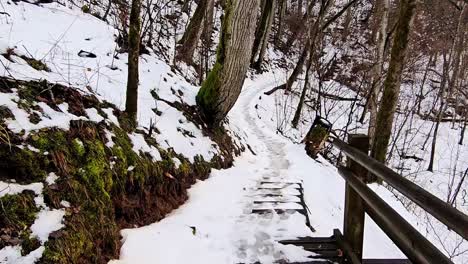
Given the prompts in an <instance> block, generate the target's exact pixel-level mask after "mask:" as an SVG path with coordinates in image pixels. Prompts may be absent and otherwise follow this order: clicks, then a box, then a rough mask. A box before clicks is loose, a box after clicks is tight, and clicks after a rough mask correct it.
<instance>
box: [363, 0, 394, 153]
mask: <svg viewBox="0 0 468 264" xmlns="http://www.w3.org/2000/svg"><path fill="white" fill-rule="evenodd" d="M378 2H380V1H378ZM389 11H390V0H383V1H382V2H381V3H380V9H379V10H378V14H377V15H378V16H379V17H380V27H379V29H380V30H379V32H378V34H377V50H376V64H375V66H374V67H373V69H372V79H371V86H370V87H369V93H370V96H369V102H368V105H369V112H370V119H369V130H368V135H369V142H370V144H371V145H372V143H373V142H374V136H375V127H376V123H377V100H378V96H379V92H380V83H381V80H380V79H381V77H380V76H381V75H382V70H383V65H384V62H385V41H386V38H387V25H388V14H389Z"/></svg>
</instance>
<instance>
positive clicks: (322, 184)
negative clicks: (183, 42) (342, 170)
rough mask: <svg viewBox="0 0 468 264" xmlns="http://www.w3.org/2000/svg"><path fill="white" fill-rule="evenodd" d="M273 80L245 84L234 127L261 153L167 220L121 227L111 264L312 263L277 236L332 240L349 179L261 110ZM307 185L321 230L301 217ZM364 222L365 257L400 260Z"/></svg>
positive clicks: (193, 193)
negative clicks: (288, 136)
mask: <svg viewBox="0 0 468 264" xmlns="http://www.w3.org/2000/svg"><path fill="white" fill-rule="evenodd" d="M268 80H271V78H270V79H268V78H265V79H264V80H259V81H247V82H246V85H245V87H244V90H243V92H242V94H241V97H240V98H239V100H238V103H237V104H236V106H235V107H234V108H233V110H232V111H231V113H230V123H229V125H228V126H229V128H230V129H231V130H232V131H235V132H237V133H239V134H243V135H245V136H246V137H247V138H248V144H249V145H250V146H251V147H252V149H253V150H254V152H255V153H256V155H253V154H252V153H250V152H249V151H246V152H245V153H244V154H243V155H242V156H241V157H239V158H238V159H236V161H235V164H234V166H233V167H232V168H230V169H227V170H214V171H213V172H212V173H211V176H210V178H209V179H207V180H205V181H203V182H198V183H197V184H195V185H194V186H193V187H192V188H191V189H190V190H189V195H190V198H189V201H187V202H186V203H185V204H184V205H183V206H181V207H180V208H179V209H177V210H175V211H174V212H173V213H171V214H170V215H168V216H167V217H166V218H165V219H163V220H162V221H160V222H158V223H154V224H152V225H148V226H145V227H141V228H135V229H127V230H123V231H122V236H123V246H122V249H121V256H120V260H115V261H111V263H112V264H116V263H118V264H122V263H132V264H133V263H139V264H145V263H148V264H149V263H165V264H170V263H216V264H219V263H256V262H257V263H275V262H278V261H288V262H300V261H307V260H310V259H308V258H307V257H308V256H310V255H311V253H310V252H307V251H305V250H303V249H302V248H300V247H296V246H293V245H283V244H280V243H279V242H278V241H280V240H288V239H295V238H297V237H304V236H315V237H317V236H318V237H328V236H330V235H332V230H333V229H334V228H337V227H338V228H339V227H341V226H342V218H343V208H342V207H343V201H344V182H343V180H342V179H341V177H340V176H339V175H338V174H337V172H336V168H334V167H333V166H332V165H331V164H328V163H327V162H326V161H323V163H322V164H320V163H317V162H315V161H313V160H312V159H310V158H309V157H308V156H307V155H306V154H305V151H304V149H303V146H302V145H297V144H293V143H291V142H290V141H288V140H287V139H284V138H283V137H281V136H279V135H276V134H275V129H274V125H272V124H271V123H269V122H270V121H271V120H267V118H265V117H264V116H263V117H262V118H259V116H258V115H257V114H258V112H257V110H256V108H255V105H256V103H257V102H258V100H259V97H260V96H262V95H263V94H262V92H263V91H264V90H265V89H268V88H270V87H272V86H273V85H274V83H272V82H271V81H268ZM262 100H273V99H271V98H264V99H262ZM272 108H273V106H272ZM272 111H274V110H272ZM301 186H302V187H303V188H304V199H305V202H306V204H307V206H308V207H309V208H310V214H309V218H310V225H311V226H312V227H313V228H314V229H315V230H316V231H315V232H312V231H311V229H310V228H309V227H308V226H307V224H306V223H307V218H306V217H305V216H304V215H303V214H301V210H303V211H304V208H303V207H302V205H301V204H300V202H301V201H300V200H301V199H300V198H299V197H301V196H300V194H301V193H300V191H299V190H298V188H299V187H301ZM298 195H299V196H298ZM264 201H266V202H267V203H264ZM266 209H269V211H271V212H268V213H266V211H267V210H266ZM273 209H283V210H281V212H280V213H277V212H276V211H278V210H276V211H275V210H273ZM288 209H289V210H288ZM273 211H275V212H273ZM283 211H285V212H283ZM303 211H302V213H304V212H303ZM366 221H370V223H369V224H368V225H366V232H365V241H368V242H365V245H364V254H365V256H366V257H375V256H378V257H401V253H399V251H398V249H396V247H395V246H394V245H393V244H392V243H391V242H389V240H388V239H387V238H386V237H385V235H383V234H382V232H381V231H379V229H378V228H377V227H376V226H375V224H374V223H373V222H372V221H371V220H370V219H366ZM367 230H369V231H370V232H368V231H367ZM375 241H379V243H375Z"/></svg>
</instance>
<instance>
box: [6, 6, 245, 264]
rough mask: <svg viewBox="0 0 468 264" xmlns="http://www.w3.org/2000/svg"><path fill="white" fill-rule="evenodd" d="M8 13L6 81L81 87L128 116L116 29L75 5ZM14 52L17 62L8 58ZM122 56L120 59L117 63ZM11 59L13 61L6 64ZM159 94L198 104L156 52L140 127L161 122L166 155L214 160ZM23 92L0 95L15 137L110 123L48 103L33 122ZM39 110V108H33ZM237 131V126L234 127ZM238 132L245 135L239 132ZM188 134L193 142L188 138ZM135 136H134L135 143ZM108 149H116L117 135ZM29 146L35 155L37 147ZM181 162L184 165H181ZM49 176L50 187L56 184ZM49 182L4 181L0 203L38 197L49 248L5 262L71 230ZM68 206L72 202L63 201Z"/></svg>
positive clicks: (38, 232)
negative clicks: (50, 200) (36, 63)
mask: <svg viewBox="0 0 468 264" xmlns="http://www.w3.org/2000/svg"><path fill="white" fill-rule="evenodd" d="M1 8H2V12H6V13H8V14H9V16H6V15H2V16H1V17H0V32H2V34H0V54H2V55H0V75H2V76H8V77H11V78H15V79H19V80H41V79H45V80H47V81H49V82H50V83H59V84H64V85H67V86H71V87H75V88H77V89H78V90H79V91H80V92H81V93H83V94H89V93H92V94H94V95H96V96H97V97H98V98H99V99H100V100H103V101H104V100H105V101H108V102H111V103H113V104H115V105H116V106H117V107H119V108H120V109H122V110H123V108H124V105H125V91H126V79H127V54H117V55H116V53H115V49H116V48H117V47H116V44H115V37H116V36H115V34H116V30H115V29H114V28H113V27H112V26H110V25H108V24H106V23H104V22H103V21H101V20H98V19H97V18H95V17H93V16H91V15H89V14H84V13H83V12H82V11H81V10H80V9H78V8H76V7H66V6H63V5H60V4H56V3H52V4H47V5H43V6H38V5H32V4H29V3H27V2H18V3H13V2H11V1H8V2H4V1H2V2H1ZM81 50H85V51H87V52H92V53H94V54H95V55H96V58H85V57H80V56H79V55H78V54H79V52H80V51H81ZM3 54H10V56H3ZM21 56H26V57H29V58H34V59H36V60H40V61H42V62H43V63H45V64H46V65H47V67H48V68H49V69H50V71H44V70H36V69H35V68H33V67H31V66H30V65H29V64H28V63H27V61H26V60H25V59H23V58H21ZM114 56H115V57H114ZM7 57H8V58H7ZM152 91H154V92H156V93H157V95H158V96H159V97H160V98H163V99H165V100H167V101H170V102H175V101H180V102H184V103H187V104H189V105H193V104H195V95H196V93H197V91H198V88H197V87H194V86H192V85H190V84H189V83H187V82H186V81H185V80H184V79H183V78H182V77H179V76H178V75H176V74H175V73H174V72H172V70H171V67H170V66H169V65H167V64H166V63H164V62H162V61H161V60H159V59H157V58H156V56H155V54H151V55H143V56H142V57H141V62H140V89H139V98H138V99H139V114H138V121H139V126H140V129H143V130H147V129H149V127H150V124H151V123H152V124H155V126H156V127H157V128H158V130H159V131H160V132H161V133H153V135H154V137H155V138H156V140H157V142H158V143H159V146H160V147H161V148H163V149H169V148H173V149H174V151H175V152H177V153H180V154H182V155H184V156H186V157H187V158H188V159H189V160H191V161H193V160H194V156H196V155H202V156H203V157H204V159H205V160H210V159H211V158H212V157H213V156H214V155H215V154H217V153H219V148H218V146H217V145H216V143H215V142H213V141H212V140H211V139H209V138H208V137H205V136H204V135H203V133H202V131H201V130H200V129H199V128H198V127H196V126H195V125H194V124H193V123H191V122H189V121H188V120H187V119H186V118H185V117H184V115H183V114H182V113H181V112H179V111H177V110H176V109H174V108H172V107H170V106H169V105H167V104H166V103H163V102H158V101H156V100H155V98H154V97H153V96H152V94H151V93H152ZM18 99H19V97H18V91H17V90H13V92H12V93H0V106H2V107H6V108H7V109H9V110H10V111H11V112H12V114H13V116H14V118H8V119H7V120H5V124H6V125H7V126H8V128H9V129H10V130H11V131H13V132H15V133H20V132H25V133H24V136H25V137H26V136H27V135H28V134H29V133H30V132H32V131H36V130H39V129H42V128H48V127H57V128H60V129H65V130H68V129H69V124H70V121H71V120H76V119H85V120H90V121H94V122H100V121H102V120H103V119H104V118H103V117H102V116H101V115H99V113H98V112H97V110H96V109H93V108H92V109H86V113H87V115H88V118H85V117H77V116H75V115H73V114H71V113H70V112H69V109H68V104H67V103H64V104H62V105H60V106H59V109H55V110H54V109H52V108H50V107H49V106H48V105H47V104H45V103H42V102H38V103H33V105H34V106H35V107H36V108H35V109H38V110H37V114H38V115H39V116H40V117H42V120H41V121H40V122H39V123H37V124H34V123H32V122H31V121H30V120H29V118H28V117H29V114H28V113H26V112H25V111H24V110H23V109H21V107H19V100H18ZM34 111H36V110H34ZM103 111H104V112H105V113H106V114H107V116H108V119H107V120H106V122H112V123H114V124H116V125H117V126H118V125H119V122H118V120H117V118H116V117H115V116H114V114H113V113H112V108H109V109H103ZM156 113H158V114H156ZM232 127H233V128H234V129H235V126H232ZM236 131H240V130H239V129H237V130H236ZM184 133H185V134H189V135H190V136H186V135H184ZM129 136H130V137H131V138H132V142H133V144H134V149H136V150H141V151H143V152H148V153H150V155H151V156H152V157H153V158H154V160H159V159H160V154H159V151H158V150H157V149H156V148H154V147H151V146H149V145H148V144H147V143H146V142H145V140H142V138H141V137H140V136H138V135H129ZM132 136H133V137H132ZM107 137H108V138H109V139H110V140H109V142H108V144H109V145H110V146H111V145H112V140H111V138H112V135H111V134H110V133H108V135H107ZM17 147H21V148H24V147H27V148H30V149H31V150H33V151H39V150H37V149H32V147H31V146H17ZM178 162H179V163H180V161H178ZM53 180H54V177H48V178H47V180H46V182H47V183H49V182H53ZM43 184H44V183H42V182H38V183H33V184H30V185H20V184H16V183H14V182H1V181H0V197H1V196H4V195H7V194H8V195H14V194H18V193H21V192H22V191H24V190H32V191H34V192H35V195H36V197H35V201H36V206H37V207H38V208H40V212H39V213H38V215H37V216H36V220H35V222H34V224H33V225H32V226H31V227H30V229H31V231H32V236H36V237H38V238H39V240H40V242H41V244H42V246H41V247H39V248H38V249H36V250H34V251H33V252H31V253H29V254H28V255H26V256H22V255H21V250H22V249H21V247H20V246H15V247H11V246H8V247H4V248H2V249H1V250H0V263H25V264H26V263H34V262H36V261H37V260H38V259H40V257H41V256H42V254H43V251H44V249H45V248H44V246H43V244H44V243H45V242H46V241H47V239H48V237H49V234H50V233H51V232H54V231H56V230H58V229H60V228H62V227H63V226H64V225H63V223H62V219H63V216H64V214H65V210H64V209H63V208H62V209H58V210H57V209H54V210H51V209H50V208H48V207H47V205H46V204H45V203H44V201H43V196H42V188H43ZM61 204H62V205H63V207H68V206H69V203H68V202H67V201H62V203H61Z"/></svg>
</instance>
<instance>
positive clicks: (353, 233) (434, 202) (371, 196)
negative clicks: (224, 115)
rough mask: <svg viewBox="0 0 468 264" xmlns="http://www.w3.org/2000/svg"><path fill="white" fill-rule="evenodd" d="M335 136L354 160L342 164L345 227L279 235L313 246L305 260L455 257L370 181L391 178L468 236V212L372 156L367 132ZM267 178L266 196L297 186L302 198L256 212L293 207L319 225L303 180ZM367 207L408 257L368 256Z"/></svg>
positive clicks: (379, 262) (388, 262)
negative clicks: (309, 210)
mask: <svg viewBox="0 0 468 264" xmlns="http://www.w3.org/2000/svg"><path fill="white" fill-rule="evenodd" d="M329 141H330V143H331V144H332V145H333V146H334V147H336V148H337V149H339V150H340V151H341V152H342V153H344V154H345V155H346V156H347V160H348V163H347V166H346V167H340V168H339V169H338V170H339V173H340V175H341V176H342V177H343V178H344V179H345V181H346V187H345V188H346V189H345V190H346V191H345V192H346V193H345V206H344V208H345V210H344V227H343V234H342V233H341V231H340V230H339V229H335V230H333V231H331V232H330V233H331V236H330V237H303V238H299V239H295V240H283V241H279V242H280V243H282V244H288V245H296V246H299V247H302V248H304V249H305V250H307V251H310V252H311V255H310V261H308V262H300V263H352V264H357V263H367V264H371V263H375V264H384V263H385V264H393V263H395V264H400V263H436V264H444V263H453V262H452V261H451V260H450V259H449V258H448V257H446V256H445V255H444V254H443V253H442V252H440V250H438V249H437V248H436V247H435V246H434V245H433V244H431V242H429V241H428V240H427V239H426V238H425V237H424V236H423V235H422V234H421V233H419V232H418V231H417V230H416V229H415V228H414V227H412V226H411V225H410V224H409V223H408V222H407V221H406V220H405V219H404V218H403V217H402V216H400V215H399V214H398V213H397V212H396V211H395V210H394V209H392V208H391V207H390V206H389V205H388V204H387V203H386V202H385V201H384V200H383V199H382V198H380V197H379V196H378V195H377V194H376V193H374V192H373V191H372V190H371V189H370V188H369V187H368V186H367V183H369V182H370V181H375V180H376V179H377V180H379V181H382V182H386V183H387V184H388V185H389V186H391V187H392V188H394V189H395V190H397V191H398V192H400V193H401V194H402V195H404V196H405V197H407V198H408V199H410V200H411V201H413V202H414V203H416V204H417V205H418V206H420V207H421V208H422V209H424V210H425V211H426V212H427V213H429V214H430V215H432V216H433V217H435V218H436V219H438V220H439V221H440V222H442V223H443V224H445V225H446V226H447V227H448V228H449V229H450V230H452V231H454V232H456V233H458V234H459V235H460V236H462V237H463V238H464V239H465V240H468V216H467V215H465V214H463V213H462V212H460V211H458V210H457V209H455V208H453V207H451V206H450V205H448V204H447V203H445V202H444V201H442V200H440V199H439V198H437V197H435V196H434V195H432V194H430V193H429V192H427V191H426V190H424V189H423V188H421V187H419V186H418V185H416V184H415V183H413V182H411V181H409V180H407V179H405V178H404V177H403V176H401V175H399V174H398V173H396V172H394V171H393V170H391V169H390V168H388V167H386V166H385V165H383V164H382V163H380V162H378V161H376V160H375V159H373V158H371V157H369V156H368V155H367V153H368V149H369V140H368V137H367V136H365V135H349V141H348V143H345V142H343V141H342V140H340V139H338V138H332V139H331V140H329ZM261 184H262V186H265V187H261V189H263V190H264V197H265V198H268V197H275V196H278V194H277V193H276V192H275V191H276V190H275V189H278V188H294V189H296V190H297V194H296V195H295V196H296V200H295V201H294V202H295V203H297V204H298V205H300V206H299V207H297V206H296V207H293V208H291V209H289V208H287V206H286V207H285V206H279V207H270V209H260V208H262V207H261V206H260V207H259V208H258V209H254V210H252V213H260V214H262V213H265V212H267V211H269V210H275V211H276V212H277V213H288V211H291V212H299V213H301V214H303V215H304V216H305V217H306V222H307V223H306V224H307V225H308V226H309V227H310V228H311V229H312V230H313V227H312V226H310V223H309V218H308V213H307V207H306V205H305V202H304V198H303V189H302V185H301V183H299V182H291V183H285V182H275V181H274V179H264V182H262V183H261ZM271 185H274V186H271ZM280 185H281V186H280ZM281 202H283V203H290V202H291V201H282V200H281V199H280V200H277V199H275V201H273V202H272V201H269V200H268V199H263V200H260V201H258V202H256V203H258V204H259V205H263V204H265V203H273V204H280V203H281ZM272 208H273V209H272ZM291 212H289V213H291ZM366 213H367V214H368V215H369V216H370V217H371V218H372V219H373V220H374V222H375V223H376V224H377V225H378V226H379V227H380V228H381V229H382V230H383V231H384V232H385V233H386V234H387V235H388V237H389V238H390V239H391V240H392V241H393V242H394V243H395V245H396V246H398V248H399V249H400V250H401V251H402V252H403V253H404V254H405V255H406V256H407V258H408V259H363V258H362V255H363V237H364V216H365V214H366ZM284 263H287V262H284Z"/></svg>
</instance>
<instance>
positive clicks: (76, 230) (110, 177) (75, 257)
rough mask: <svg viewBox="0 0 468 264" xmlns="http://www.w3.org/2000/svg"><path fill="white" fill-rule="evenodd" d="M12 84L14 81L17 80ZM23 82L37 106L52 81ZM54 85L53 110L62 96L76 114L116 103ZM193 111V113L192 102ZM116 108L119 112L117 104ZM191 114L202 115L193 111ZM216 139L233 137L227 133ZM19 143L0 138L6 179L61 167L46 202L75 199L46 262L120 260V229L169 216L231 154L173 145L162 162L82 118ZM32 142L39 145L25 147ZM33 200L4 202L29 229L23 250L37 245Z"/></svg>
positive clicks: (33, 178) (0, 167)
mask: <svg viewBox="0 0 468 264" xmlns="http://www.w3.org/2000/svg"><path fill="white" fill-rule="evenodd" d="M9 85H10V86H11V87H15V86H14V83H9ZM21 87H22V88H21V89H18V91H19V92H20V95H19V96H20V98H21V100H22V101H24V102H25V103H24V104H23V106H24V107H25V108H26V109H31V108H32V107H34V103H35V102H36V101H37V97H38V96H39V95H38V90H39V89H41V87H42V88H44V87H51V86H50V84H48V83H44V82H36V83H32V82H31V83H22V84H21ZM51 91H52V93H53V94H54V98H52V97H50V96H49V95H47V93H44V94H41V98H42V99H41V100H42V101H43V102H45V103H47V104H48V105H50V106H51V107H52V108H54V109H56V108H57V104H59V103H62V102H67V103H69V109H70V112H73V113H74V114H77V115H80V113H83V112H84V111H83V109H84V107H86V108H89V107H94V108H96V109H97V110H98V112H99V111H101V112H102V109H101V108H102V107H105V108H108V107H112V108H114V107H113V106H112V105H109V104H105V103H100V102H99V101H98V100H97V99H95V98H94V99H93V98H85V97H83V96H81V95H80V94H79V93H78V94H77V93H75V91H74V90H73V89H65V87H61V86H58V87H55V86H54V88H52V90H51ZM72 98H73V99H72ZM80 98H81V99H80ZM114 109H115V108H114ZM187 111H188V112H193V111H192V109H189V108H187ZM114 113H115V114H116V116H117V117H118V118H121V113H120V112H119V111H118V110H115V111H114ZM187 115H188V116H190V115H191V114H187ZM192 115H193V113H192ZM191 120H198V119H197V117H196V116H195V117H194V116H192V119H191ZM200 124H202V123H200ZM200 126H201V127H202V125H200ZM123 127H124V126H123ZM106 131H109V132H111V133H112V134H113V135H114V136H113V138H112V141H113V142H114V145H113V146H112V147H108V146H106V143H107V139H106V136H105V134H106ZM9 133H11V132H9ZM135 133H141V134H143V135H144V136H145V139H146V141H147V142H148V144H150V145H152V146H154V147H156V148H157V147H158V146H157V142H156V141H155V140H154V139H153V138H151V137H148V136H147V135H146V134H145V133H144V132H143V131H135ZM211 135H213V136H214V135H215V134H211ZM217 140H220V141H225V142H230V140H226V139H225V138H222V137H219V138H217ZM13 141H14V144H13V145H14V146H13V147H12V148H11V149H10V147H9V146H8V145H7V144H0V172H6V173H5V175H3V174H2V173H0V179H2V180H3V179H7V177H8V179H11V178H13V179H15V180H16V181H17V182H18V183H22V184H25V183H31V182H44V180H45V177H46V176H47V175H48V173H50V172H55V173H56V174H57V175H58V176H59V179H58V180H57V181H56V183H55V184H53V185H51V186H48V185H45V188H44V200H45V202H46V203H47V205H48V206H49V207H51V208H62V206H61V205H60V202H61V201H63V200H65V201H68V202H70V204H71V207H70V208H67V209H66V216H65V220H64V223H65V228H63V229H61V230H59V231H57V232H54V233H53V235H51V237H50V238H49V241H48V242H47V243H46V244H45V247H46V249H45V252H44V254H43V257H42V259H41V260H40V263H107V262H108V261H109V260H110V259H113V258H117V257H118V255H119V247H120V235H119V231H120V230H121V229H122V228H128V227H134V226H135V225H138V226H141V225H146V224H149V223H153V222H155V221H158V220H160V219H162V218H164V216H165V215H166V214H168V213H169V212H171V211H172V210H173V209H175V208H177V207H178V206H180V205H181V204H182V203H184V202H185V201H186V199H187V198H188V196H187V189H188V188H189V187H190V186H191V185H192V184H193V183H195V182H196V180H197V179H205V178H207V177H208V175H209V172H210V170H211V168H213V167H215V168H221V167H226V166H227V163H226V161H229V160H232V157H230V156H223V158H222V159H221V158H219V157H218V158H214V159H213V160H210V161H206V160H204V159H203V157H202V156H197V157H195V158H194V162H190V161H189V160H188V159H187V158H185V157H184V156H182V155H180V154H177V153H175V152H174V151H173V150H171V149H169V150H167V151H166V150H162V149H160V154H161V157H162V160H161V161H158V162H153V159H152V157H151V156H150V155H149V154H144V153H135V152H134V151H133V145H132V142H131V140H130V138H129V137H128V133H127V131H126V130H125V129H124V128H121V127H117V126H115V125H111V124H105V122H101V123H99V124H96V123H93V122H88V121H82V120H79V121H72V122H70V130H69V131H63V130H60V129H57V128H48V129H43V130H40V131H35V132H33V133H31V134H29V135H28V136H27V137H24V135H23V136H21V137H20V136H15V138H14V140H13ZM15 145H22V146H23V147H22V148H19V147H16V146H15ZM27 145H30V146H32V147H34V148H36V149H38V150H39V151H34V150H30V148H28V147H24V146H27ZM226 146H231V145H229V144H227V145H223V146H221V148H222V149H223V154H225V153H230V151H229V150H227V149H226V150H224V148H225V147H226ZM173 158H177V159H179V160H180V162H181V164H180V166H177V167H176V166H175V164H174V160H173ZM33 198H34V194H32V193H23V194H21V195H15V196H11V197H9V196H5V197H3V198H2V202H4V203H6V202H8V204H11V205H12V206H10V208H9V209H8V210H9V213H8V214H7V215H8V218H9V221H11V223H13V224H10V225H11V226H12V229H14V230H17V231H19V230H24V232H22V233H21V234H22V238H21V239H22V243H21V245H22V247H23V251H24V252H23V253H24V254H26V253H28V252H30V251H31V250H34V249H35V248H37V245H38V244H37V243H38V241H37V240H34V239H32V238H30V236H29V235H28V233H27V232H28V228H27V227H29V226H31V224H32V222H33V221H34V219H35V215H36V213H37V208H36V207H35V204H34V203H33ZM13 205H15V206H13ZM18 205H21V206H20V207H18ZM10 218H11V219H10ZM1 221H3V222H5V223H6V221H8V219H6V218H4V219H3V220H1V219H0V224H1V226H3V225H4V223H2V222H1ZM19 234H20V232H18V235H19Z"/></svg>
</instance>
